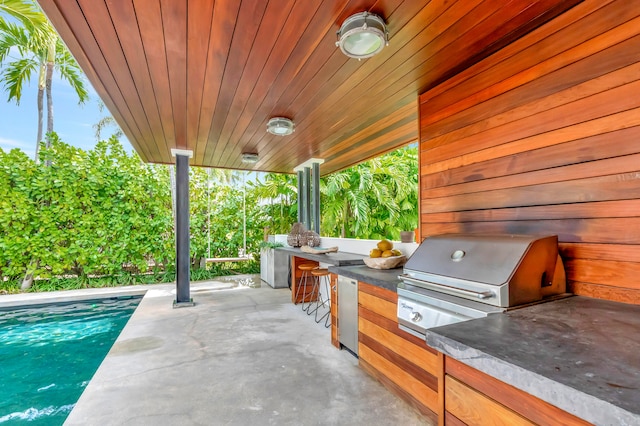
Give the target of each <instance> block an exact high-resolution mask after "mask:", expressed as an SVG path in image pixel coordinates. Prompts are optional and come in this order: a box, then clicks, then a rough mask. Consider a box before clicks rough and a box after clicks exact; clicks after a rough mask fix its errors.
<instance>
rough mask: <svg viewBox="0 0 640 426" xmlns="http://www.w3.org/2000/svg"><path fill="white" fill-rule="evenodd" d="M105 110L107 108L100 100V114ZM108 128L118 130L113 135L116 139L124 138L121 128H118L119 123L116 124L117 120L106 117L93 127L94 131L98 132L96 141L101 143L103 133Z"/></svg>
mask: <svg viewBox="0 0 640 426" xmlns="http://www.w3.org/2000/svg"><path fill="white" fill-rule="evenodd" d="M105 108H106V107H105V105H104V102H102V100H100V99H99V100H98V111H100V113H103V112H104V110H105ZM107 127H115V128H116V130H115V132H114V133H113V135H112V136H113V137H115V138H116V139H120V137H122V135H123V134H124V133H123V132H122V129H121V128H120V126H118V123H117V122H116V120H115V119H114V118H113V116H111V115H105V116H104V117H102V118H101V119H100V120H99V121H98V122H97V123H96V124H94V125H93V129H94V130H95V131H96V140H97V141H98V142H100V138H101V137H102V131H103V130H104V129H105V128H107Z"/></svg>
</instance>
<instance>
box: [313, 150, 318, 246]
mask: <svg viewBox="0 0 640 426" xmlns="http://www.w3.org/2000/svg"><path fill="white" fill-rule="evenodd" d="M312 167H313V185H312V189H313V201H312V205H313V230H314V231H315V233H316V234H318V235H320V164H318V163H313V166H312Z"/></svg>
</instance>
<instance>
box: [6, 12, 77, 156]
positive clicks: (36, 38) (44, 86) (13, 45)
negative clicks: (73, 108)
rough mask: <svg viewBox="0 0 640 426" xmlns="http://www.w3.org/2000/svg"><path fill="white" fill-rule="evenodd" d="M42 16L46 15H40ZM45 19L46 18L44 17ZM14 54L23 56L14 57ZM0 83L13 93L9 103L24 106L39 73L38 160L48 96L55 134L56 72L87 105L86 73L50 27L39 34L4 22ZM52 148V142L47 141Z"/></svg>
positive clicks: (49, 129) (50, 122) (49, 126)
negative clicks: (33, 78)
mask: <svg viewBox="0 0 640 426" xmlns="http://www.w3.org/2000/svg"><path fill="white" fill-rule="evenodd" d="M40 14H41V15H42V13H41V12H40ZM42 16H44V15H42ZM13 52H17V53H18V55H19V57H18V58H12V57H11V55H12V53H13ZM0 65H2V71H1V72H0V82H2V83H3V85H4V87H5V90H6V91H7V92H8V93H9V99H8V100H9V101H12V100H13V101H15V102H16V104H18V105H19V104H20V99H21V97H22V90H23V87H24V85H25V83H28V82H29V81H30V80H31V76H32V75H34V74H35V73H36V71H37V74H38V103H37V106H38V135H37V141H36V142H37V146H36V160H37V158H38V151H39V146H40V142H41V141H42V133H43V117H44V114H43V107H44V106H43V100H44V96H45V94H46V97H47V133H49V132H52V131H53V97H52V95H51V84H52V81H53V72H54V71H55V70H57V71H58V73H59V74H60V76H61V77H62V78H63V79H65V80H66V81H67V82H69V84H70V85H71V87H72V88H73V89H74V90H75V92H76V94H77V95H78V100H79V103H80V104H82V103H84V102H85V101H86V100H87V99H88V98H89V95H88V92H87V88H86V84H85V81H84V79H83V78H82V71H81V70H80V67H79V66H78V64H77V63H76V61H75V60H74V59H73V57H72V56H71V54H70V53H69V51H68V50H67V48H66V47H65V46H64V44H63V43H62V41H61V40H60V37H59V36H58V35H57V34H56V32H55V31H54V29H53V27H52V26H51V25H50V24H48V23H47V24H46V25H43V26H40V27H39V28H38V30H37V31H36V32H29V31H28V30H27V29H26V28H25V27H22V26H19V25H17V24H15V23H13V22H8V21H7V20H4V19H3V20H0ZM47 147H49V142H47Z"/></svg>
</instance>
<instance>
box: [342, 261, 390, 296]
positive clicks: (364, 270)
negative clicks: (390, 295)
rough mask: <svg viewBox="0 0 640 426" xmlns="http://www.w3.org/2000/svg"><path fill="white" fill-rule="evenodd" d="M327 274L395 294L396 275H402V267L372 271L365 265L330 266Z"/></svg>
mask: <svg viewBox="0 0 640 426" xmlns="http://www.w3.org/2000/svg"><path fill="white" fill-rule="evenodd" d="M329 272H332V273H334V274H338V275H343V276H345V277H349V278H353V279H354V280H358V281H363V282H366V283H369V284H373V285H375V286H378V287H382V288H386V289H387V290H391V291H393V292H395V291H396V290H397V288H398V283H400V280H399V279H398V275H400V274H402V267H399V268H395V269H384V270H381V269H372V268H369V267H368V266H366V265H359V266H330V267H329Z"/></svg>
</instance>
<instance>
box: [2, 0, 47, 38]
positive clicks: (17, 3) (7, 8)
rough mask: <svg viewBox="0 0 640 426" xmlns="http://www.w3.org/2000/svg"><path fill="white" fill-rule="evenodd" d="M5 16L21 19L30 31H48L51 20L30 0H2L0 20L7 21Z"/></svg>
mask: <svg viewBox="0 0 640 426" xmlns="http://www.w3.org/2000/svg"><path fill="white" fill-rule="evenodd" d="M5 17H11V18H13V19H15V20H17V21H20V23H22V25H23V26H24V27H25V28H26V29H27V30H28V31H29V32H30V33H32V34H33V33H37V32H41V31H42V32H46V30H47V28H46V27H47V26H48V25H49V21H48V20H47V18H46V17H45V16H44V14H43V13H42V12H41V11H40V10H39V9H38V7H37V6H36V5H35V3H34V2H33V1H30V0H0V22H6V19H5Z"/></svg>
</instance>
